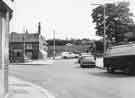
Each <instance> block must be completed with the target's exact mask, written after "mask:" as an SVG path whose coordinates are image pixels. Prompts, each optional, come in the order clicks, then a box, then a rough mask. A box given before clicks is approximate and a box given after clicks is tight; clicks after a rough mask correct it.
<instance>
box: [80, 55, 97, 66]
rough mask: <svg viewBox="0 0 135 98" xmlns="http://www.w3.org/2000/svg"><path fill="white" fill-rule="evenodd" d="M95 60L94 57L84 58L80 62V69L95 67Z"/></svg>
mask: <svg viewBox="0 0 135 98" xmlns="http://www.w3.org/2000/svg"><path fill="white" fill-rule="evenodd" d="M95 66H96V64H95V58H94V56H92V55H89V56H83V57H82V58H81V61H80V67H95Z"/></svg>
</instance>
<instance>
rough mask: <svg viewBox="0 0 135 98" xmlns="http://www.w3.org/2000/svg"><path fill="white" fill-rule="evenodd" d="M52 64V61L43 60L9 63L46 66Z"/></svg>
mask: <svg viewBox="0 0 135 98" xmlns="http://www.w3.org/2000/svg"><path fill="white" fill-rule="evenodd" d="M53 62H54V60H53V59H45V60H42V59H41V60H30V61H27V62H24V63H11V64H10V65H46V64H52V63H53Z"/></svg>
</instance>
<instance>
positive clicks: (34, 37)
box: [9, 32, 39, 42]
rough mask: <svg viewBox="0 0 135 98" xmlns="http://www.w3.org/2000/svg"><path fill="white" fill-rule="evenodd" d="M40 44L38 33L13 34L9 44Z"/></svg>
mask: <svg viewBox="0 0 135 98" xmlns="http://www.w3.org/2000/svg"><path fill="white" fill-rule="evenodd" d="M24 41H25V42H38V41H39V34H38V33H31V34H29V33H16V32H12V33H11V34H10V36H9V42H24Z"/></svg>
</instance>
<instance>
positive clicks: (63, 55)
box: [61, 52, 78, 59]
mask: <svg viewBox="0 0 135 98" xmlns="http://www.w3.org/2000/svg"><path fill="white" fill-rule="evenodd" d="M61 56H62V58H65V59H66V58H76V57H77V56H78V55H76V54H74V53H72V52H63V53H62V54H61Z"/></svg>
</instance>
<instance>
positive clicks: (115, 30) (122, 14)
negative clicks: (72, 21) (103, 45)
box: [92, 2, 133, 42]
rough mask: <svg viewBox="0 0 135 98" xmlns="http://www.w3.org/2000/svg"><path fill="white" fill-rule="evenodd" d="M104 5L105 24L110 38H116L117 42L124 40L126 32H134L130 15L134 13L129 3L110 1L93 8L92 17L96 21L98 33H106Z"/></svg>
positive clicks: (100, 34) (101, 34)
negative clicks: (131, 27) (130, 26)
mask: <svg viewBox="0 0 135 98" xmlns="http://www.w3.org/2000/svg"><path fill="white" fill-rule="evenodd" d="M104 7H105V10H106V11H105V25H106V35H107V39H108V40H112V38H115V39H116V42H119V41H123V39H124V34H125V33H127V32H132V31H131V29H129V24H133V20H132V18H131V17H130V16H132V15H133V14H132V13H131V12H130V11H129V8H128V7H129V3H127V2H119V3H118V4H115V3H108V4H105V6H103V5H100V6H98V7H96V8H95V9H93V12H92V18H93V22H94V23H96V34H97V35H99V36H103V33H104Z"/></svg>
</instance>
